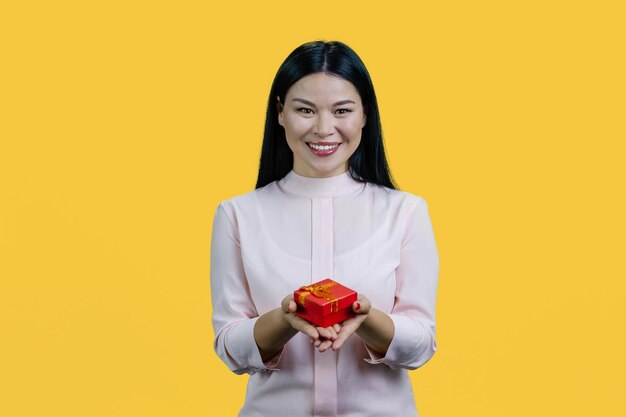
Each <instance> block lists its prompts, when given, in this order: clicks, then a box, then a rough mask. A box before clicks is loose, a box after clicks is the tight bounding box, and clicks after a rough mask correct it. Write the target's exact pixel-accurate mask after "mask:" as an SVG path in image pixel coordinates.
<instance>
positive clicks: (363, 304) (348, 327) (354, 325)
mask: <svg viewBox="0 0 626 417" xmlns="http://www.w3.org/2000/svg"><path fill="white" fill-rule="evenodd" d="M359 297H360V298H359V299H358V300H357V301H355V302H354V303H352V311H354V312H355V313H356V316H354V317H352V318H349V319H348V320H346V321H344V322H343V323H341V330H340V331H339V333H338V334H337V337H336V338H335V340H334V341H333V342H332V345H331V346H332V348H333V350H337V349H339V348H340V347H341V346H342V345H343V343H344V342H345V341H346V340H348V337H350V336H351V335H352V333H354V332H356V331H357V330H358V329H359V327H361V324H363V322H364V321H365V319H367V315H368V313H369V312H370V309H371V308H372V303H371V302H370V300H368V299H367V298H366V297H365V296H363V295H359Z"/></svg>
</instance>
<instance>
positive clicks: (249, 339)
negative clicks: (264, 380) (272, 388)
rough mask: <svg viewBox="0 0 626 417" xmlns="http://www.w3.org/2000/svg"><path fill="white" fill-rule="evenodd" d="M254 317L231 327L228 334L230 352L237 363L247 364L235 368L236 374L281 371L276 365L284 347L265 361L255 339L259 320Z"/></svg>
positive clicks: (227, 344) (227, 342)
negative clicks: (255, 328) (256, 325)
mask: <svg viewBox="0 0 626 417" xmlns="http://www.w3.org/2000/svg"><path fill="white" fill-rule="evenodd" d="M258 319H259V318H258V317H254V318H252V319H249V320H245V321H243V322H242V323H240V324H239V325H238V326H237V327H236V328H233V329H231V330H230V331H229V332H228V335H227V341H226V346H228V347H229V349H228V354H229V355H230V356H231V357H232V358H233V359H234V361H235V362H236V363H240V364H247V365H248V366H247V367H244V368H240V369H238V370H235V371H233V372H235V373H236V374H243V373H248V374H250V375H252V374H255V373H257V372H271V371H279V370H280V369H278V368H277V367H276V366H277V365H278V362H280V358H281V357H282V355H283V351H284V348H283V349H281V350H280V352H278V353H277V354H276V355H275V356H274V357H273V358H270V359H269V360H267V361H265V362H263V359H262V358H261V353H260V352H259V347H258V346H257V344H256V340H254V325H255V324H256V321H257V320H258Z"/></svg>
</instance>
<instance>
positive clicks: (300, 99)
mask: <svg viewBox="0 0 626 417" xmlns="http://www.w3.org/2000/svg"><path fill="white" fill-rule="evenodd" d="M291 101H299V102H300V103H304V104H306V105H308V106H311V107H315V104H313V103H312V102H310V101H309V100H305V99H303V98H298V97H296V98H293V99H291ZM344 104H356V103H355V102H354V101H353V100H341V101H338V102H336V103H335V104H333V106H342V105H344Z"/></svg>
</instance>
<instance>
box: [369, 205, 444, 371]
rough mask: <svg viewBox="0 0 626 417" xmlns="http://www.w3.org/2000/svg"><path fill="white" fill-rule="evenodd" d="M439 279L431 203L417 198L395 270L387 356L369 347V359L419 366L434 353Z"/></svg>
mask: <svg viewBox="0 0 626 417" xmlns="http://www.w3.org/2000/svg"><path fill="white" fill-rule="evenodd" d="M438 278H439V255H438V251H437V245H436V242H435V236H434V233H433V229H432V224H431V221H430V216H429V214H428V205H427V204H426V201H425V200H424V199H423V198H421V197H418V199H417V202H416V205H415V206H414V208H413V210H412V212H411V214H410V217H409V220H408V222H407V225H406V230H405V234H404V239H403V241H402V248H401V252H400V264H399V266H398V267H397V269H396V282H397V288H396V301H395V304H394V307H393V309H392V312H391V314H390V315H389V317H390V319H391V320H392V321H393V324H394V336H393V340H392V341H391V343H390V345H389V348H388V350H387V352H386V354H385V355H384V357H380V356H379V357H376V356H377V355H376V354H375V352H372V351H371V350H370V355H371V356H372V360H370V362H372V363H384V364H387V365H388V366H390V367H392V368H394V367H399V368H405V369H416V368H418V367H420V366H422V365H424V364H425V363H426V362H427V361H428V360H429V359H430V358H431V357H432V356H433V355H434V353H435V351H436V350H437V344H436V341H435V301H436V297H437V285H438ZM366 346H367V345H366Z"/></svg>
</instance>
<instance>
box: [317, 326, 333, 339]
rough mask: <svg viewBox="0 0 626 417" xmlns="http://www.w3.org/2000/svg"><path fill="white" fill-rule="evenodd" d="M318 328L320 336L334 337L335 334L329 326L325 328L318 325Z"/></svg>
mask: <svg viewBox="0 0 626 417" xmlns="http://www.w3.org/2000/svg"><path fill="white" fill-rule="evenodd" d="M316 330H317V332H318V333H319V334H320V336H321V337H323V338H325V339H330V338H331V337H332V335H333V334H332V333H331V332H330V330H328V328H325V327H317V328H316Z"/></svg>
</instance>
